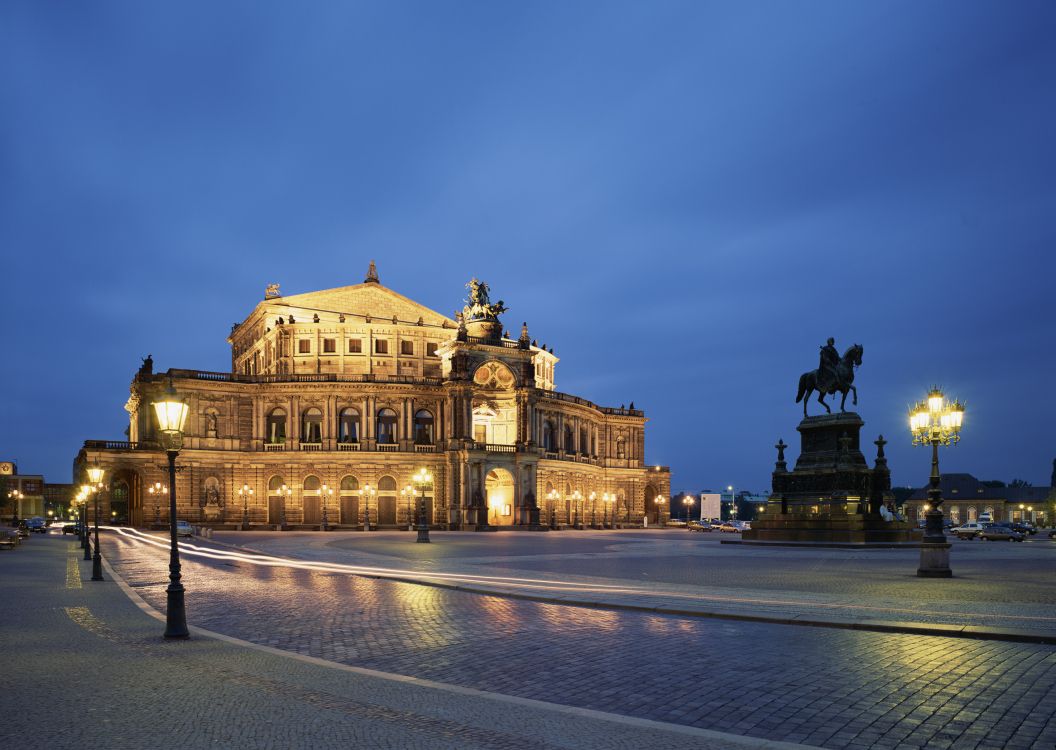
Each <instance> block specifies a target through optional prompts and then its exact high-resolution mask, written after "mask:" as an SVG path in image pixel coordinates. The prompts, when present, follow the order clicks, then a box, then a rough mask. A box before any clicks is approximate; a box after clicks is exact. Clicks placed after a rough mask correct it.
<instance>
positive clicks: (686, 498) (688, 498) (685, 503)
mask: <svg viewBox="0 0 1056 750" xmlns="http://www.w3.org/2000/svg"><path fill="white" fill-rule="evenodd" d="M682 507H684V508H685V509H686V525H687V526H688V525H689V511H690V509H691V508H692V507H693V496H692V495H683V496H682Z"/></svg>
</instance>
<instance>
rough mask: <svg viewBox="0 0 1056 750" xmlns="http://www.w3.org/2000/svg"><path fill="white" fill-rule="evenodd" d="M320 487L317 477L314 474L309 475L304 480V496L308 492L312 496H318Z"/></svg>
mask: <svg viewBox="0 0 1056 750" xmlns="http://www.w3.org/2000/svg"><path fill="white" fill-rule="evenodd" d="M320 486H322V483H321V482H320V481H319V477H317V476H315V475H314V474H309V475H308V476H306V477H305V478H304V492H305V494H308V493H309V492H310V493H312V494H313V495H318V494H319V487H320Z"/></svg>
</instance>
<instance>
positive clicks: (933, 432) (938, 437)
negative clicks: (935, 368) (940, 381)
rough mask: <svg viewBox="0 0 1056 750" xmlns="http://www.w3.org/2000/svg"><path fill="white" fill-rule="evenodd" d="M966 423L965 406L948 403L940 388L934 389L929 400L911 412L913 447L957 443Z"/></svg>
mask: <svg viewBox="0 0 1056 750" xmlns="http://www.w3.org/2000/svg"><path fill="white" fill-rule="evenodd" d="M963 423H964V404H962V403H961V402H960V401H956V400H954V401H952V402H950V401H948V400H947V399H946V397H945V396H944V395H943V393H942V390H940V389H939V388H938V387H935V388H932V389H931V392H930V393H928V397H927V399H925V400H924V401H921V402H919V403H917V404H914V405H913V407H912V408H911V409H910V410H909V430H910V432H911V433H913V445H930V444H931V443H933V442H935V443H938V444H940V445H951V444H954V443H957V442H958V441H959V440H960V439H961V437H960V432H961V425H962V424H963Z"/></svg>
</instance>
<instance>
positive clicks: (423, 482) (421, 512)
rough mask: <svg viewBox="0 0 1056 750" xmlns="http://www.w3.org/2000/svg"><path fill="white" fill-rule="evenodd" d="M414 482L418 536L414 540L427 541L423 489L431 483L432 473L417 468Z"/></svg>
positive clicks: (427, 524) (427, 526) (426, 520)
mask: <svg viewBox="0 0 1056 750" xmlns="http://www.w3.org/2000/svg"><path fill="white" fill-rule="evenodd" d="M413 479H414V484H415V486H416V487H418V488H419V492H418V538H417V539H416V540H415V541H416V542H428V541H429V519H428V518H426V517H425V491H426V488H427V487H431V486H432V484H433V475H432V474H430V473H429V472H428V471H427V470H426V469H425V468H421V469H419V470H418V473H417V474H415V475H414V477H413Z"/></svg>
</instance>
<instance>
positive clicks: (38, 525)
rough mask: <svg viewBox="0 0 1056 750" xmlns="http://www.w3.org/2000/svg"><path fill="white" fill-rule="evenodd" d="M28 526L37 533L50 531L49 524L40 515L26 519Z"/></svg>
mask: <svg viewBox="0 0 1056 750" xmlns="http://www.w3.org/2000/svg"><path fill="white" fill-rule="evenodd" d="M26 528H27V529H29V530H30V531H32V532H34V533H36V534H47V533H48V525H47V524H46V523H44V519H43V518H41V517H40V516H34V517H33V518H31V519H29V520H28V521H26Z"/></svg>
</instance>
